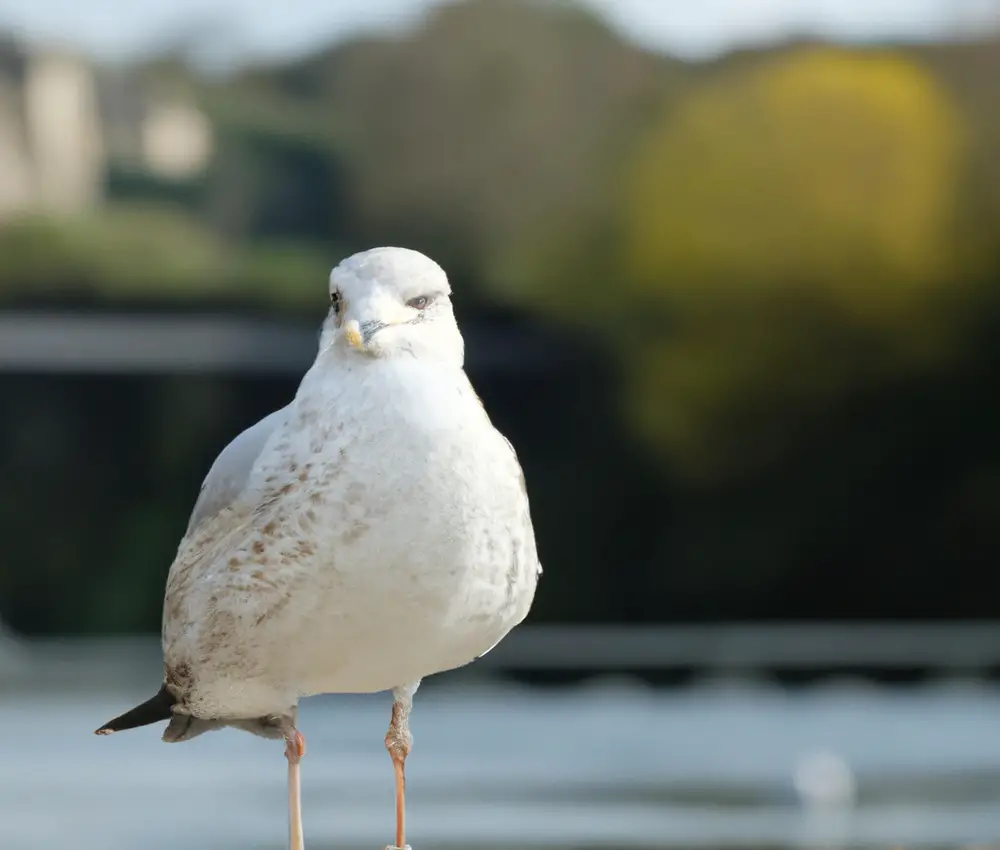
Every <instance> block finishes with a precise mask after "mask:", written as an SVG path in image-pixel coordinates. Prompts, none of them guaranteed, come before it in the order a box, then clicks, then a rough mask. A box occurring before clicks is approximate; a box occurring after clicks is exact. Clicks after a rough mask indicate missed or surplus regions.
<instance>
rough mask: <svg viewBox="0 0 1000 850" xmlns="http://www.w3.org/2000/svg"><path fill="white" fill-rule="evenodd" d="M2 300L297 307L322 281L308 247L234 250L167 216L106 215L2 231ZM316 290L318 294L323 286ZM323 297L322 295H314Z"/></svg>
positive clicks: (319, 261)
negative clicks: (75, 299) (226, 302)
mask: <svg viewBox="0 0 1000 850" xmlns="http://www.w3.org/2000/svg"><path fill="white" fill-rule="evenodd" d="M0 255H2V256H3V257H4V263H3V264H2V266H0V298H4V299H6V300H10V299H12V298H22V299H23V298H25V297H30V298H32V299H37V298H39V297H52V296H57V295H58V296H63V297H65V296H74V297H81V296H83V297H86V298H89V299H92V300H96V301H109V300H115V299H125V300H136V299H139V300H142V299H151V300H155V301H168V300H176V299H184V300H187V301H197V300H200V299H205V298H213V299H217V298H219V297H226V298H228V299H231V300H235V301H243V302H263V303H271V304H274V305H277V306H282V307H286V308H287V307H295V306H296V305H300V304H303V303H309V302H310V301H315V298H316V288H317V286H316V284H317V281H320V282H322V281H323V280H324V279H325V277H326V275H327V273H328V271H329V265H328V262H329V260H328V259H327V257H326V256H325V254H321V253H320V252H318V251H316V250H315V249H312V248H310V247H308V246H301V245H296V244H288V243H281V242H276V241H273V240H272V241H264V242H262V243H260V244H258V245H255V246H253V247H240V246H238V245H232V244H229V243H226V242H224V241H222V240H221V239H219V238H218V237H216V236H214V235H213V234H212V233H211V231H209V230H208V229H207V228H206V227H205V226H204V224H203V223H202V222H201V221H199V220H198V219H197V218H195V217H194V216H191V215H189V214H186V213H183V212H180V211H177V210H175V209H171V208H168V207H160V206H148V205H139V204H127V205H126V204H119V205H109V206H107V207H105V208H104V209H102V210H101V211H100V212H98V213H95V214H93V215H90V216H84V217H80V218H70V219H62V218H61V219H52V218H45V217H41V216H26V217H23V218H18V219H13V220H9V221H7V222H5V223H4V226H3V227H2V228H0ZM320 290H322V286H320ZM320 295H322V291H320Z"/></svg>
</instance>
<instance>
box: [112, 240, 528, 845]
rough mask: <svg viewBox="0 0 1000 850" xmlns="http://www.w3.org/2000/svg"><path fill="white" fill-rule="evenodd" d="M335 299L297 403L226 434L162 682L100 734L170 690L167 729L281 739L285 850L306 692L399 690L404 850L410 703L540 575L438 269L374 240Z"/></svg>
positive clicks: (200, 516) (390, 740) (175, 593)
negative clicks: (228, 439) (233, 731)
mask: <svg viewBox="0 0 1000 850" xmlns="http://www.w3.org/2000/svg"><path fill="white" fill-rule="evenodd" d="M330 292H331V302H332V307H331V311H330V315H329V316H328V318H327V320H326V322H325V324H324V328H323V333H322V335H321V340H320V348H319V352H318V354H317V357H316V361H315V362H314V363H313V365H312V367H311V368H310V369H309V371H308V372H307V373H306V375H305V377H304V378H303V380H302V382H301V384H300V386H299V390H298V392H297V394H296V396H295V398H294V400H293V401H292V402H291V403H290V404H289V405H288V406H287V407H285V408H283V409H281V410H279V411H276V412H275V413H273V414H271V415H270V416H268V417H266V418H264V419H262V420H261V421H260V422H258V423H257V424H256V425H254V426H252V427H251V428H248V429H247V430H246V431H244V432H243V433H242V434H241V435H239V436H238V437H237V438H236V439H235V440H233V442H232V443H230V444H229V445H228V446H227V447H226V448H225V449H224V450H223V451H222V453H221V454H220V455H219V457H218V458H217V460H216V461H215V463H214V464H213V466H212V468H211V470H210V471H209V474H208V476H207V478H206V479H205V483H204V485H203V486H202V490H201V493H200V495H199V498H198V500H197V503H196V504H195V507H194V510H193V512H192V515H191V520H190V523H189V526H188V530H187V533H186V534H185V536H184V538H183V539H182V540H181V543H180V546H179V549H178V552H177V556H176V558H175V560H174V563H173V565H172V566H171V568H170V574H169V577H168V580H167V588H166V594H165V598H164V612H163V651H164V670H165V684H164V689H163V690H161V693H160V694H159V695H158V696H157V697H154V699H153V700H151V701H150V703H147V704H144V706H140V707H138V708H137V709H134V710H133V712H130V713H129V714H127V715H123V717H122V718H118V719H116V721H112V722H111V723H109V724H107V725H106V726H105V727H102V729H101V730H98V731H99V732H110V731H117V729H121V728H129V726H134V725H139V724H140V723H143V722H150V719H144V718H146V716H147V715H149V713H150V709H148V708H147V709H146V713H145V715H144V716H143V717H138V718H137V717H135V716H133V717H131V718H130V717H129V715H132V714H134V713H135V712H140V713H141V710H142V709H143V708H144V707H146V706H149V705H150V704H152V703H153V702H154V701H155V700H159V706H160V707H161V708H162V706H164V705H166V706H167V707H168V709H169V715H170V717H171V723H170V725H169V726H168V729H167V731H166V732H165V733H164V738H165V740H185V739H187V738H190V737H193V736H194V735H197V734H200V733H201V732H203V731H206V730H207V729H211V728H217V727H219V726H225V725H230V726H236V727H238V728H244V729H246V730H247V731H251V732H254V733H256V734H261V735H264V736H266V737H283V738H285V740H286V741H287V742H288V749H287V752H288V755H289V765H290V786H291V784H292V783H293V782H294V785H295V787H294V789H292V788H291V787H290V792H291V791H294V795H293V796H294V799H290V805H291V807H292V810H291V817H292V837H291V843H292V845H293V847H294V846H301V832H300V831H299V833H298V835H296V828H295V823H294V821H295V820H296V818H297V817H298V811H297V807H298V787H297V782H298V772H297V762H298V758H297V755H300V754H301V751H302V749H303V745H302V740H301V735H299V733H298V731H297V730H296V729H295V718H296V706H297V703H298V700H299V698H300V697H303V696H309V695H311V694H318V693H345V692H374V691H382V690H388V689H393V690H394V693H395V697H396V700H395V704H394V708H393V722H392V725H391V726H390V732H389V735H388V736H387V738H386V746H387V747H388V748H389V750H390V754H392V755H393V761H394V763H396V766H397V806H398V809H399V811H398V812H397V845H400V846H402V844H403V832H402V829H403V827H402V817H403V815H402V764H403V760H404V759H405V756H406V752H408V749H409V741H410V738H409V731H408V727H407V723H406V718H407V715H408V713H409V707H410V698H411V697H412V694H413V692H414V691H415V690H416V688H417V686H418V685H419V682H420V680H421V679H422V678H423V677H425V676H428V675H431V674H433V673H437V672H441V671H444V670H449V669H452V668H455V667H459V666H461V665H464V664H466V663H468V662H470V661H472V660H474V659H475V658H476V657H478V656H480V655H482V654H483V653H485V652H486V651H488V650H489V649H490V648H492V647H493V646H494V645H495V644H496V643H497V642H498V641H500V640H501V639H502V638H503V637H504V636H505V635H506V634H507V633H508V632H509V631H510V630H511V629H512V628H513V627H514V626H516V625H517V624H518V623H519V622H521V621H522V620H523V619H524V617H525V616H526V615H527V613H528V609H529V607H530V605H531V602H532V599H533V596H534V592H535V585H536V582H537V577H538V575H539V573H540V572H541V568H540V566H539V563H538V557H537V553H536V549H535V540H534V533H533V530H532V525H531V519H530V514H529V508H528V499H527V494H526V492H525V487H524V479H523V476H522V473H521V469H520V466H519V464H518V461H517V458H516V456H515V453H514V450H513V449H512V447H511V445H510V443H509V442H508V441H507V440H506V439H505V438H504V437H503V436H502V435H501V434H500V433H499V432H498V431H497V430H496V429H495V428H494V427H493V426H492V424H491V423H490V420H489V418H488V416H487V414H486V412H485V411H484V409H483V407H482V404H481V403H480V401H479V399H478V397H477V396H476V394H475V392H474V391H473V389H472V386H471V385H470V383H469V380H468V378H467V376H466V374H465V372H464V370H463V360H464V344H463V340H462V336H461V333H460V332H459V330H458V327H457V324H456V322H455V318H454V314H453V312H452V308H451V303H450V298H449V295H450V287H449V285H448V281H447V277H446V275H445V273H444V272H443V270H442V269H441V268H440V267H439V266H438V265H437V264H436V263H434V262H433V261H431V260H430V259H428V258H427V257H425V256H423V255H422V254H419V253H417V252H415V251H410V250H405V249H401V248H377V249H374V250H371V251H366V252H363V253H361V254H356V255H354V256H352V257H350V258H348V259H347V260H345V261H343V262H342V263H341V264H340V265H339V266H337V267H336V268H335V269H334V270H333V272H332V273H331V275H330ZM159 716H165V715H164V714H160V715H159ZM152 719H159V717H153V718H152ZM293 772H294V777H293V775H292V773H293Z"/></svg>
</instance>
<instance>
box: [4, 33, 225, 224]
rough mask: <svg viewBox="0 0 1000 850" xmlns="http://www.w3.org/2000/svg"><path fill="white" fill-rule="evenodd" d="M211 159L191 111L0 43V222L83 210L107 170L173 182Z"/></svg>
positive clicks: (200, 121) (203, 121) (199, 116)
mask: <svg viewBox="0 0 1000 850" xmlns="http://www.w3.org/2000/svg"><path fill="white" fill-rule="evenodd" d="M211 152H212V134H211V128H210V125H209V121H208V119H207V118H206V117H205V115H204V114H203V113H202V112H201V111H200V110H199V109H198V108H197V106H195V105H194V104H193V103H189V102H184V101H183V99H181V98H179V97H177V96H176V95H173V96H167V97H164V96H162V95H157V94H155V93H153V92H150V91H148V90H147V88H146V86H145V85H144V83H143V81H142V80H139V79H136V78H135V77H134V76H132V75H129V74H128V73H127V72H125V71H118V72H99V71H98V70H97V69H96V68H95V67H94V66H93V65H92V64H91V63H90V62H88V61H87V60H86V59H84V58H81V57H79V56H76V55H72V54H70V53H67V52H64V51H60V50H52V49H45V48H33V47H30V46H25V45H22V44H19V43H17V42H14V41H13V40H9V39H8V40H3V41H0V218H4V217H7V216H10V215H14V214H18V213H23V212H28V211H45V212H47V213H52V214H57V215H71V214H75V213H80V212H84V211H86V210H88V209H92V208H93V207H95V206H97V205H98V204H100V203H101V202H102V200H103V198H104V190H105V181H106V175H107V170H108V166H109V164H110V163H111V162H118V163H120V164H122V165H123V166H124V167H126V168H129V169H132V170H139V171H145V172H148V173H149V174H150V175H151V176H154V177H157V178H160V179H165V180H178V179H185V178H189V177H191V176H194V175H197V174H198V173H200V172H201V171H202V170H203V169H204V168H205V166H206V165H207V163H208V160H209V158H210V156H211Z"/></svg>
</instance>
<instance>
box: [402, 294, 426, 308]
mask: <svg viewBox="0 0 1000 850" xmlns="http://www.w3.org/2000/svg"><path fill="white" fill-rule="evenodd" d="M429 302H430V298H428V297H427V296H426V295H419V296H417V297H416V298H411V299H410V300H409V301H407V302H406V306H407V307H412V308H413V309H414V310H423V309H424V307H426V306H427V304H428V303H429Z"/></svg>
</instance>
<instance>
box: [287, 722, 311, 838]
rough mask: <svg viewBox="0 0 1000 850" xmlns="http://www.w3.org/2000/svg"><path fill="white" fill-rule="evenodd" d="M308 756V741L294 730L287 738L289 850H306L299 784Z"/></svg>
mask: <svg viewBox="0 0 1000 850" xmlns="http://www.w3.org/2000/svg"><path fill="white" fill-rule="evenodd" d="M305 754H306V739H305V738H303V737H302V733H301V732H299V731H298V730H293V733H292V734H290V735H289V736H288V737H286V738H285V757H286V758H287V759H288V850H305V844H304V843H303V839H302V797H301V792H300V784H299V762H300V761H301V760H302V756H304V755H305Z"/></svg>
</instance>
